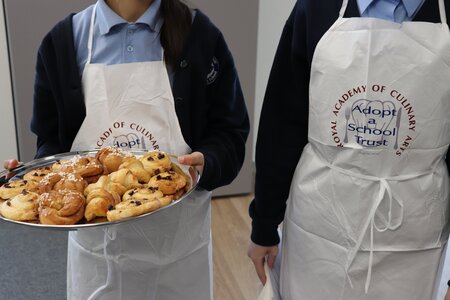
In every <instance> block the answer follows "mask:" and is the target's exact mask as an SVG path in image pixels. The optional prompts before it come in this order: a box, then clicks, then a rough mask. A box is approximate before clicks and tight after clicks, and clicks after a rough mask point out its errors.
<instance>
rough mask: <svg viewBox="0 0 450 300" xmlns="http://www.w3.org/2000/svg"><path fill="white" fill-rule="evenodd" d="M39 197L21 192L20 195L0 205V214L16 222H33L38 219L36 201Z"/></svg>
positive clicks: (31, 193) (24, 191)
mask: <svg viewBox="0 0 450 300" xmlns="http://www.w3.org/2000/svg"><path fill="white" fill-rule="evenodd" d="M38 197H39V195H38V194H36V193H33V192H27V191H26V190H23V191H22V192H21V193H20V194H18V195H16V196H14V197H12V198H11V199H9V200H6V201H5V202H3V203H2V204H0V214H1V215H2V216H4V217H5V218H8V219H11V220H16V221H33V220H37V219H38V206H37V199H38Z"/></svg>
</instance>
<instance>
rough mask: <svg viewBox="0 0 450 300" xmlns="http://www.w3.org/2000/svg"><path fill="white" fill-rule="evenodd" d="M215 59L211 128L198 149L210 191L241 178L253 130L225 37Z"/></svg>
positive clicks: (210, 89)
mask: <svg viewBox="0 0 450 300" xmlns="http://www.w3.org/2000/svg"><path fill="white" fill-rule="evenodd" d="M214 58H215V59H216V62H217V66H216V68H217V70H216V71H217V72H218V76H217V78H216V79H215V81H214V82H213V83H211V84H210V85H208V87H207V91H206V93H207V95H206V97H207V98H208V102H209V104H210V105H209V109H208V112H207V113H206V115H205V117H206V118H207V128H206V131H205V134H204V137H203V138H202V140H201V141H200V143H199V144H198V145H197V147H196V149H194V151H200V152H202V153H203V155H204V157H205V168H204V170H203V174H202V178H201V181H200V183H199V184H200V186H202V187H203V188H205V189H207V190H213V189H215V188H217V187H220V186H223V185H227V184H229V183H231V182H232V181H233V179H234V178H235V177H236V176H237V174H238V173H239V171H240V169H241V167H242V164H243V161H244V157H245V142H246V140H247V137H248V133H249V128H250V125H249V118H248V114H247V108H246V105H245V102H244V97H243V94H242V89H241V86H240V83H239V78H238V75H237V71H236V68H235V65H234V61H233V58H232V55H231V53H230V51H229V49H228V47H227V45H226V42H225V39H224V38H223V36H222V34H219V36H218V39H217V43H216V48H215V51H214ZM213 77H214V76H213ZM211 80H213V79H211Z"/></svg>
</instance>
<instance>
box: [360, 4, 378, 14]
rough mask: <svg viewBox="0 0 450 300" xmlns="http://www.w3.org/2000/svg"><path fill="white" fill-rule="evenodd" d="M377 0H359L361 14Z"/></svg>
mask: <svg viewBox="0 0 450 300" xmlns="http://www.w3.org/2000/svg"><path fill="white" fill-rule="evenodd" d="M373 1H375V0H358V6H359V11H360V12H361V15H362V14H363V12H364V11H365V10H366V9H367V8H368V7H369V5H370V4H371V3H372V2H373Z"/></svg>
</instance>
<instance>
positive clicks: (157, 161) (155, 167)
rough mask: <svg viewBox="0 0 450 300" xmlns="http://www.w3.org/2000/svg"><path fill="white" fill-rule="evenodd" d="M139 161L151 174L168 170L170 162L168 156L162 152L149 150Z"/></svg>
mask: <svg viewBox="0 0 450 300" xmlns="http://www.w3.org/2000/svg"><path fill="white" fill-rule="evenodd" d="M140 161H141V162H142V165H143V166H144V169H145V170H146V171H147V172H148V173H149V174H150V175H151V176H154V175H158V174H159V173H162V172H166V171H168V170H170V167H171V164H172V161H171V160H170V156H169V155H168V154H167V153H164V152H149V153H147V154H145V155H144V156H142V157H141V159H140Z"/></svg>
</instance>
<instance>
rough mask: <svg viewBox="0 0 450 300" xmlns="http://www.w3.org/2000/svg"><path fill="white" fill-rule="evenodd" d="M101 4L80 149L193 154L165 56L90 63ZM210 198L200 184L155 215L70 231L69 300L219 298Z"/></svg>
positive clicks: (86, 75)
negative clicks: (214, 285) (116, 148)
mask: <svg viewBox="0 0 450 300" xmlns="http://www.w3.org/2000/svg"><path fill="white" fill-rule="evenodd" d="M95 11H96V9H94V11H93V14H92V19H91V28H90V34H89V42H88V48H89V57H88V61H87V64H86V66H85V69H84V73H83V78H82V82H83V89H84V96H85V105H86V118H85V120H84V122H83V124H82V126H81V128H80V130H79V132H78V134H77V136H76V138H75V141H74V143H73V145H72V150H86V149H92V148H96V147H102V146H109V145H118V146H120V147H122V148H128V149H149V150H162V151H166V152H168V153H172V154H176V155H180V154H186V153H189V152H190V151H191V150H190V148H189V146H188V145H187V144H186V143H185V141H184V139H183V136H182V134H181V129H180V126H179V123H178V119H177V116H176V113H175V107H174V101H173V96H172V93H171V88H170V83H169V78H168V75H167V70H166V67H165V64H164V62H162V61H157V62H144V63H132V64H120V65H109V66H106V65H103V64H90V59H91V49H92V43H93V38H92V37H93V25H94V19H95ZM210 199H211V193H210V192H207V191H205V190H196V191H195V192H193V193H191V194H190V195H189V197H188V198H187V199H185V200H183V201H181V202H180V203H179V204H177V205H175V206H173V207H170V208H168V209H166V210H163V211H161V212H158V213H156V214H154V215H153V216H152V217H150V218H146V219H142V220H140V221H137V222H132V223H124V224H122V225H115V226H110V227H107V228H98V229H97V228H91V229H83V230H78V231H76V232H70V234H69V245H68V248H69V249H68V279H67V285H68V288H67V291H68V299H74V300H75V299H76V300H81V299H83V300H84V299H105V300H116V299H117V300H121V299H123V300H132V299H136V300H143V299H151V300H176V299H183V300H185V299H186V300H187V299H190V300H199V299H205V300H208V299H212V282H211V281H212V280H211V279H212V272H211V261H212V259H211V258H212V256H211V242H210V241H211V239H210Z"/></svg>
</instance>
